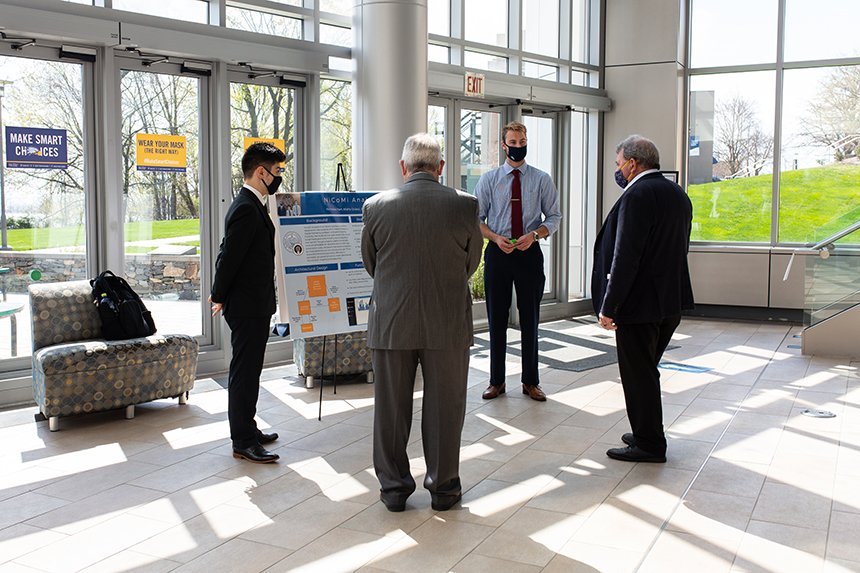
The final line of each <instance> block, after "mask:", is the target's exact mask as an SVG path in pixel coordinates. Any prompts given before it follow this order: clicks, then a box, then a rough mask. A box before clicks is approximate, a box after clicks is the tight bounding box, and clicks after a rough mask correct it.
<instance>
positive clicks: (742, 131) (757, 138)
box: [714, 95, 773, 176]
mask: <svg viewBox="0 0 860 573" xmlns="http://www.w3.org/2000/svg"><path fill="white" fill-rule="evenodd" d="M714 124H715V126H714V127H715V130H714V131H715V135H714V156H715V157H716V158H717V160H718V161H720V162H723V163H725V165H726V167H727V170H728V172H729V173H730V174H731V175H732V176H739V175H743V176H751V175H759V174H760V173H761V171H762V169H763V168H764V167H765V166H766V165H767V163H768V160H769V159H771V158H772V157H773V136H771V135H768V134H767V133H766V132H765V131H764V130H763V129H762V127H761V123H760V122H759V120H758V113H757V111H756V108H755V104H754V103H753V102H752V101H750V100H748V99H746V98H745V97H743V96H740V95H736V96H734V97H733V98H731V99H730V100H726V101H721V102H719V103H717V104H716V105H715V106H714Z"/></svg>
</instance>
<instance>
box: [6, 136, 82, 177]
mask: <svg viewBox="0 0 860 573" xmlns="http://www.w3.org/2000/svg"><path fill="white" fill-rule="evenodd" d="M6 167H8V168H9V169H67V168H68V167H69V138H68V134H67V133H66V130H65V129H47V128H43V127H13V126H11V125H9V126H6Z"/></svg>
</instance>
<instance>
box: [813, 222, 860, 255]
mask: <svg viewBox="0 0 860 573" xmlns="http://www.w3.org/2000/svg"><path fill="white" fill-rule="evenodd" d="M857 229H860V221H857V222H856V223H854V224H853V225H851V226H850V227H845V228H844V229H842V230H841V231H839V232H838V233H834V234H833V235H831V236H829V237H827V238H826V239H824V240H823V241H821V242H820V243H816V244H814V245H812V246H811V247H809V249H810V250H814V251H818V250H821V249H823V248H825V247H827V246H828V245H830V244H831V243H835V242H836V241H838V240H839V239H841V238H842V237H847V236H848V235H850V234H851V233H853V232H854V231H856V230H857Z"/></svg>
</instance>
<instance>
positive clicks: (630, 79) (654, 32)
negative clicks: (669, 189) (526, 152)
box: [601, 0, 686, 221]
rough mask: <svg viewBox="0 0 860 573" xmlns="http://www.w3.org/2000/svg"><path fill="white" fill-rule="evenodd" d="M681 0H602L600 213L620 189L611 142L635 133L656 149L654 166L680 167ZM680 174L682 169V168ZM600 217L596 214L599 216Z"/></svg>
mask: <svg viewBox="0 0 860 573" xmlns="http://www.w3.org/2000/svg"><path fill="white" fill-rule="evenodd" d="M685 30H686V1H685V0H651V1H649V2H640V1H639V0H607V2H606V53H605V58H606V77H605V89H606V91H607V92H608V94H609V97H610V98H612V102H613V106H612V111H611V112H609V113H607V114H606V117H605V121H604V143H603V217H605V216H606V214H607V213H608V212H609V210H610V209H611V208H612V205H613V204H614V203H615V201H616V200H617V199H618V197H619V196H620V195H621V189H620V188H618V186H616V185H615V179H614V178H613V172H614V171H615V146H616V145H618V143H619V142H620V141H621V140H622V139H624V138H625V137H626V136H628V135H631V134H634V133H638V134H640V135H644V136H645V137H647V138H648V139H650V140H652V141H653V142H654V143H655V144H656V145H657V149H659V150H660V167H661V168H662V169H664V170H678V171H683V164H684V159H685V152H686V146H685V144H684V142H685V141H686V134H685V133H684V99H685V92H684V71H685V70H684V68H685V62H686V58H685V54H684V37H685V36H686V33H685ZM682 175H683V173H682ZM602 220H603V218H602V217H601V221H602Z"/></svg>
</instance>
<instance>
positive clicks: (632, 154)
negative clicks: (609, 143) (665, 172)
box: [615, 135, 660, 169]
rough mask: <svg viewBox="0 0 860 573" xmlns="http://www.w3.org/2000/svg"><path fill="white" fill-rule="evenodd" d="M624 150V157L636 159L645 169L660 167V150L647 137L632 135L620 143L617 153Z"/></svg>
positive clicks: (616, 149)
mask: <svg viewBox="0 0 860 573" xmlns="http://www.w3.org/2000/svg"><path fill="white" fill-rule="evenodd" d="M619 151H620V152H622V155H623V156H624V159H635V160H636V161H638V162H639V164H640V165H642V167H644V168H645V169H660V152H659V151H657V146H656V145H654V142H653V141H651V140H650V139H648V138H647V137H642V136H641V135H631V136H629V137H627V139H625V140H624V141H622V142H621V143H619V144H618V147H616V148H615V153H618V152H619Z"/></svg>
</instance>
